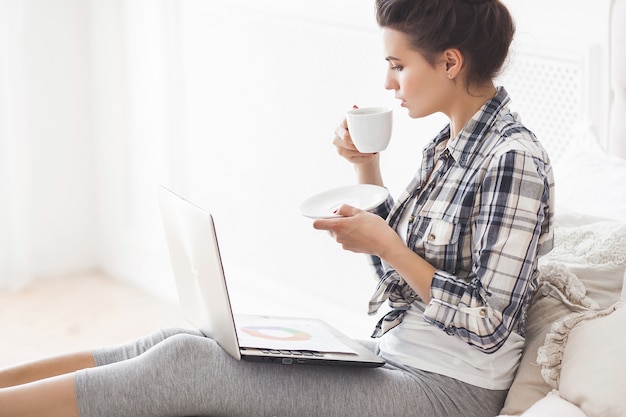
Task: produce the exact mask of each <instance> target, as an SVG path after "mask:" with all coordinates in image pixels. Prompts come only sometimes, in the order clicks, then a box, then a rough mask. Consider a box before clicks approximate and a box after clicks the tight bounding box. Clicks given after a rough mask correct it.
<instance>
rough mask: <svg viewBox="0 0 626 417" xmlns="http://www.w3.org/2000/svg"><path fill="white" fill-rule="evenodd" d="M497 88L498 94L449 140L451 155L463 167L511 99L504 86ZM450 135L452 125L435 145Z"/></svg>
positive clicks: (439, 136)
mask: <svg viewBox="0 0 626 417" xmlns="http://www.w3.org/2000/svg"><path fill="white" fill-rule="evenodd" d="M496 90H497V92H496V95H495V96H494V97H493V98H492V99H491V100H489V101H487V102H486V103H485V104H484V105H483V106H482V107H481V108H480V110H478V111H477V112H476V114H474V116H472V118H471V119H470V120H469V121H468V122H467V123H466V124H465V126H464V127H463V129H461V131H460V132H459V134H458V135H457V136H456V138H455V139H454V140H453V141H452V140H451V141H448V145H447V148H448V151H449V152H450V156H451V157H452V158H453V159H454V160H455V161H456V162H457V163H458V164H459V165H461V166H462V167H466V166H467V164H468V161H469V159H470V157H471V156H472V155H473V154H474V153H475V151H476V148H478V147H479V146H480V145H481V143H482V142H484V140H486V139H487V137H486V136H485V132H487V131H488V130H489V129H490V128H491V126H493V123H494V121H495V120H496V119H498V118H499V117H500V114H501V113H502V111H503V109H506V108H507V106H508V104H509V102H510V101H511V99H510V97H509V94H508V93H507V92H506V90H505V89H504V87H497V89H496ZM449 137H450V125H448V126H446V127H445V128H444V129H443V130H442V131H441V132H440V133H439V135H438V136H437V137H436V138H435V139H434V143H433V146H437V144H439V143H440V142H442V141H444V140H446V139H448V138H449Z"/></svg>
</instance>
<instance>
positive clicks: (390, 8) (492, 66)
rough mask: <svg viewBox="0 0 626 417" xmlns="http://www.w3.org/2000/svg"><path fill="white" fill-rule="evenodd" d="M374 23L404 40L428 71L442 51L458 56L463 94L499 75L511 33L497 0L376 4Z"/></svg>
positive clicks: (380, 0) (385, 1) (387, 1)
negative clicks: (464, 85)
mask: <svg viewBox="0 0 626 417" xmlns="http://www.w3.org/2000/svg"><path fill="white" fill-rule="evenodd" d="M376 19H377V20H378V24H379V25H380V26H382V27H389V28H391V29H394V30H397V31H400V32H402V33H404V34H405V35H407V37H408V39H409V41H410V43H411V46H412V47H413V48H414V49H415V50H417V51H418V52H420V53H421V54H422V55H424V57H425V58H426V59H427V60H428V61H429V62H430V63H431V64H432V65H433V66H434V65H435V63H436V62H435V60H436V57H437V56H438V55H439V54H440V53H442V52H443V51H445V50H446V49H450V48H457V49H458V50H459V51H461V53H462V54H463V56H464V57H465V65H466V77H467V87H468V90H469V88H470V87H471V86H480V85H482V84H484V83H486V82H489V81H491V80H493V79H494V78H495V77H496V76H497V75H498V74H499V73H500V71H501V69H502V66H503V65H504V62H505V60H506V58H507V55H508V53H509V46H510V44H511V41H512V40H513V34H514V33H515V23H514V22H513V18H512V17H511V14H510V13H509V11H508V9H507V8H506V6H504V5H503V4H502V3H501V2H500V1H499V0H376Z"/></svg>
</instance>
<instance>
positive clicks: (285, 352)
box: [261, 349, 324, 358]
mask: <svg viewBox="0 0 626 417" xmlns="http://www.w3.org/2000/svg"><path fill="white" fill-rule="evenodd" d="M261 352H263V353H265V354H267V355H289V356H307V357H316V358H322V357H324V354H323V353H320V352H316V351H312V350H274V349H261Z"/></svg>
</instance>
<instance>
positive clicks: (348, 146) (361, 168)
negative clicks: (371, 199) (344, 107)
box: [333, 119, 383, 186]
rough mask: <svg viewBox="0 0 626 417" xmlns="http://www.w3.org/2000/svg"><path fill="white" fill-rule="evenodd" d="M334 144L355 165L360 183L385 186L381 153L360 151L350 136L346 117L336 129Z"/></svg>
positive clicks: (340, 153) (339, 152) (338, 151)
mask: <svg viewBox="0 0 626 417" xmlns="http://www.w3.org/2000/svg"><path fill="white" fill-rule="evenodd" d="M333 144H334V145H335V147H336V148H337V153H338V154H339V155H341V156H342V157H344V158H345V159H347V160H348V161H349V162H351V163H352V164H353V165H354V169H355V171H356V175H357V182H358V183H360V184H374V185H380V186H383V178H382V175H381V173H380V155H379V153H378V152H376V153H361V152H359V151H358V149H357V148H356V146H354V143H353V142H352V138H351V137H350V132H349V131H348V121H347V120H346V119H343V122H342V123H341V125H340V126H339V127H338V128H337V130H335V139H334V140H333Z"/></svg>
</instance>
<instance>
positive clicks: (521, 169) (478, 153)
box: [369, 87, 554, 353]
mask: <svg viewBox="0 0 626 417" xmlns="http://www.w3.org/2000/svg"><path fill="white" fill-rule="evenodd" d="M509 102H510V98H509V96H508V94H507V92H506V90H505V89H504V88H502V87H499V88H498V92H497V94H496V96H495V97H494V98H493V99H492V100H490V101H488V102H487V103H486V104H485V105H484V106H483V107H482V108H481V109H480V111H478V112H477V113H476V114H475V115H474V117H473V118H472V119H471V120H470V121H469V122H468V123H467V124H466V125H465V127H464V128H463V129H462V131H461V132H460V133H459V134H458V136H457V137H456V138H455V140H454V141H449V142H448V144H447V146H446V149H445V150H444V152H443V153H442V154H441V156H440V157H439V158H440V159H443V161H442V162H443V163H442V164H440V166H439V168H438V169H437V171H435V172H434V173H433V174H432V178H431V180H430V182H429V183H427V181H428V178H429V177H430V176H431V172H432V170H433V168H434V167H435V164H436V161H435V159H434V158H435V148H436V146H437V144H438V143H440V142H442V141H444V140H446V139H448V138H449V136H450V127H449V126H447V127H446V128H444V129H443V130H442V131H441V132H440V134H439V135H438V136H437V137H436V138H435V139H434V140H433V141H432V142H431V143H430V144H429V145H428V146H427V147H426V148H425V149H424V152H423V159H422V166H421V168H420V170H419V171H418V172H417V174H416V176H415V178H414V179H413V181H412V182H411V183H410V184H409V186H408V187H407V189H406V190H405V192H404V193H403V194H402V195H401V196H400V198H399V199H398V201H396V202H395V204H394V203H393V201H392V200H391V199H389V200H388V201H387V202H386V203H385V204H383V205H382V206H381V207H379V208H378V209H377V211H376V213H377V214H379V215H381V216H383V217H384V218H387V221H388V223H389V224H390V225H391V227H393V228H395V229H397V227H398V224H399V223H400V219H401V217H402V215H403V214H404V213H405V211H406V210H411V217H410V220H409V226H408V231H407V245H408V247H409V248H411V249H412V250H413V251H415V252H416V253H417V254H418V255H420V256H421V257H422V258H424V259H425V260H426V261H428V262H429V263H430V264H432V265H433V266H434V267H435V268H437V272H436V273H435V275H434V277H433V281H432V285H431V289H430V296H431V301H430V303H428V304H425V303H423V302H422V300H421V299H420V298H419V297H418V296H417V294H416V293H415V292H414V291H413V290H412V289H411V287H410V286H409V285H408V284H407V283H406V282H405V281H404V279H403V278H402V277H401V276H400V275H399V274H398V273H397V272H396V271H394V270H393V269H387V268H385V266H384V265H383V263H382V262H381V260H380V259H378V258H376V257H372V262H373V265H374V267H375V268H376V272H377V275H378V277H379V279H380V281H379V284H378V287H377V289H376V292H375V294H374V296H373V297H372V299H371V301H370V309H369V313H370V314H374V313H376V312H377V311H378V309H379V308H380V306H381V305H382V304H383V303H384V302H385V301H387V302H388V303H389V305H390V306H391V307H392V310H391V311H390V312H389V313H387V314H386V315H385V316H384V317H383V318H382V319H381V320H380V321H379V323H378V324H377V326H376V329H375V331H374V333H373V335H372V337H379V336H381V335H382V334H384V333H385V332H386V331H388V330H389V329H391V328H393V327H395V326H396V325H397V324H399V323H400V322H401V321H402V316H403V314H404V312H405V311H406V310H407V309H408V308H409V307H410V306H411V308H418V309H420V310H421V311H422V313H423V317H424V319H425V320H426V321H427V322H429V323H431V324H432V325H434V326H436V327H438V328H440V329H442V330H443V331H445V332H447V333H448V334H453V335H457V336H458V337H461V338H462V339H463V340H465V341H466V342H467V343H469V344H470V345H472V346H474V347H476V348H477V349H479V350H481V351H484V352H487V353H489V352H494V351H496V350H497V349H498V348H499V347H500V346H502V344H503V343H504V341H505V340H506V338H507V337H508V335H509V334H510V333H511V331H516V332H518V333H519V334H521V335H523V327H524V324H525V321H526V310H527V307H528V304H529V302H530V299H531V296H532V294H533V292H534V289H535V288H536V279H537V274H538V270H537V261H538V257H539V255H542V254H545V253H547V252H548V251H550V250H551V248H552V240H553V234H552V232H553V230H552V229H553V227H552V219H553V214H554V213H553V212H554V208H553V194H554V191H553V190H554V179H553V175H552V168H551V165H550V162H549V158H548V155H547V154H546V152H545V150H544V149H543V147H542V146H541V144H540V143H539V142H538V141H537V139H536V137H535V136H534V134H533V133H532V132H530V131H529V130H528V129H526V128H525V127H524V126H523V125H522V124H521V122H520V121H519V120H518V118H517V115H516V114H514V113H511V112H510V111H509V109H508V104H509ZM425 184H426V185H425ZM424 187H425V188H424ZM423 188H424V189H423Z"/></svg>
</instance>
